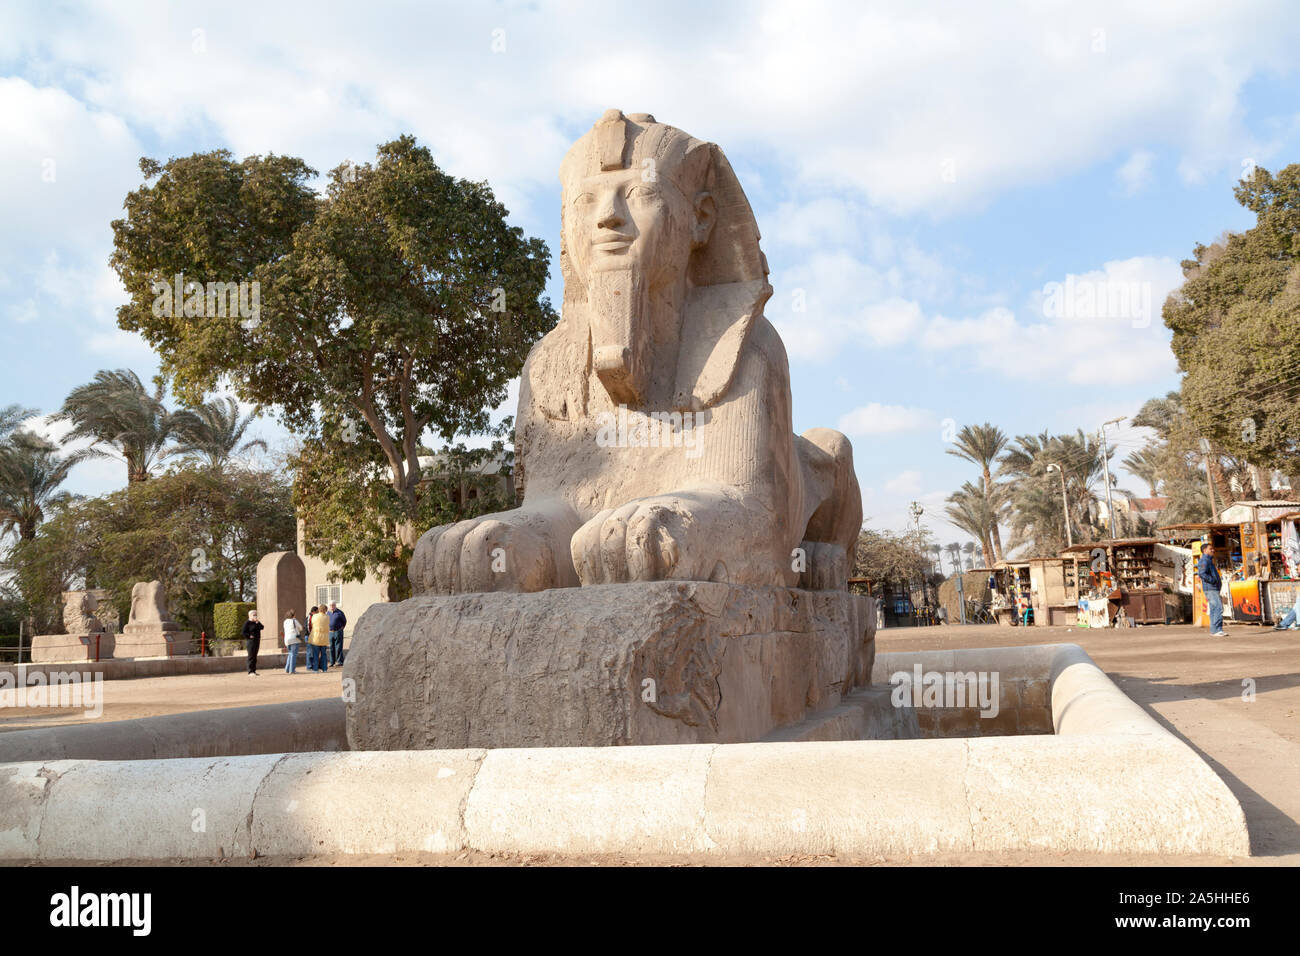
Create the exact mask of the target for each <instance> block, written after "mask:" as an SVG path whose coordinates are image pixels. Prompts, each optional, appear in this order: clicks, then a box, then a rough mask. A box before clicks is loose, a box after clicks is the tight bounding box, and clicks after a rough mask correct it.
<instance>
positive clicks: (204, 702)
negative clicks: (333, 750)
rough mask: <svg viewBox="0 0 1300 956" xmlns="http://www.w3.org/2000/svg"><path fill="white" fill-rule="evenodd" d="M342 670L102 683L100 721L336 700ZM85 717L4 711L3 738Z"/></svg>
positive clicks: (80, 711)
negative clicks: (328, 699)
mask: <svg viewBox="0 0 1300 956" xmlns="http://www.w3.org/2000/svg"><path fill="white" fill-rule="evenodd" d="M342 675H343V668H341V667H333V668H330V669H329V670H328V671H326V672H325V673H323V674H315V673H312V672H311V671H308V670H307V669H306V668H305V667H301V666H300V667H299V668H298V671H297V673H295V674H286V673H285V672H284V668H283V667H275V668H263V669H261V670H259V671H258V672H257V676H256V677H252V676H250V675H249V674H248V673H247V672H246V671H236V672H232V673H225V674H185V675H182V676H179V677H141V678H138V679H133V680H106V681H104V682H103V685H102V687H103V705H104V713H103V716H101V717H100V718H98V719H99V720H134V719H135V718H137V717H160V716H162V715H163V714H180V713H185V712H188V711H193V710H221V709H224V708H226V707H251V706H253V705H255V704H280V703H285V702H287V701H291V700H313V699H315V698H317V697H336V696H338V694H339V693H340V692H341V690H342V680H343V676H342ZM91 719H92V718H90V717H87V716H86V713H85V709H84V708H81V707H76V708H70V709H60V708H49V707H27V708H10V707H6V708H0V733H3V732H5V731H9V730H30V729H32V728H34V727H52V726H55V725H60V724H81V723H86V722H87V721H89V720H91Z"/></svg>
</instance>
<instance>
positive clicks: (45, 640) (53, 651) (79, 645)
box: [31, 591, 116, 664]
mask: <svg viewBox="0 0 1300 956" xmlns="http://www.w3.org/2000/svg"><path fill="white" fill-rule="evenodd" d="M101 594H105V592H103V591H64V592H63V628H64V630H65V631H67V633H66V634H37V635H36V636H34V637H33V638H32V647H31V660H32V662H33V663H37V664H44V663H49V662H52V661H93V660H108V659H109V658H111V657H112V656H113V649H114V635H113V633H112V629H111V628H109V627H107V626H105V625H104V624H103V623H102V622H101V621H100V619H99V617H98V616H97V614H98V611H99V601H100V597H99V596H100V595H101ZM108 610H110V611H111V610H112V608H111V607H109V608H108ZM114 617H116V612H114Z"/></svg>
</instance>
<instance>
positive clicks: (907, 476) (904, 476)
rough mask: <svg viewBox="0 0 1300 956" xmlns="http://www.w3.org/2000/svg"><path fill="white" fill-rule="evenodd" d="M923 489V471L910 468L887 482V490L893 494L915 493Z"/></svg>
mask: <svg viewBox="0 0 1300 956" xmlns="http://www.w3.org/2000/svg"><path fill="white" fill-rule="evenodd" d="M920 490H921V473H920V472H919V471H914V470H908V471H903V472H899V473H898V474H897V475H895V476H894V477H893V478H890V479H889V480H888V481H886V482H885V491H887V492H889V493H890V494H893V495H914V494H917V493H919V492H920Z"/></svg>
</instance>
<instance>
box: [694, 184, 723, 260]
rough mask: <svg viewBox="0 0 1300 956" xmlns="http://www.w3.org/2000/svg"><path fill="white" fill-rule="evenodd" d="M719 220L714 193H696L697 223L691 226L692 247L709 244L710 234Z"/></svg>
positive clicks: (699, 247)
mask: <svg viewBox="0 0 1300 956" xmlns="http://www.w3.org/2000/svg"><path fill="white" fill-rule="evenodd" d="M717 221H718V204H717V203H716V202H714V201H713V194H712V193H707V192H702V193H696V194H695V223H694V225H692V227H691V248H692V249H702V248H704V246H706V245H708V242H709V236H711V235H713V227H714V225H715V224H716V223H717Z"/></svg>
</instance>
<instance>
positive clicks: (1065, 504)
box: [1047, 462, 1074, 548]
mask: <svg viewBox="0 0 1300 956" xmlns="http://www.w3.org/2000/svg"><path fill="white" fill-rule="evenodd" d="M1054 471H1059V472H1060V473H1061V513H1062V515H1064V516H1065V546H1066V547H1067V548H1073V547H1074V533H1073V532H1072V531H1071V530H1070V503H1069V499H1068V498H1066V496H1065V469H1064V468H1062V467H1061V466H1060V465H1058V464H1057V463H1056V462H1052V463H1051V464H1050V465H1048V466H1047V472H1048V474H1051V473H1052V472H1054Z"/></svg>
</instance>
